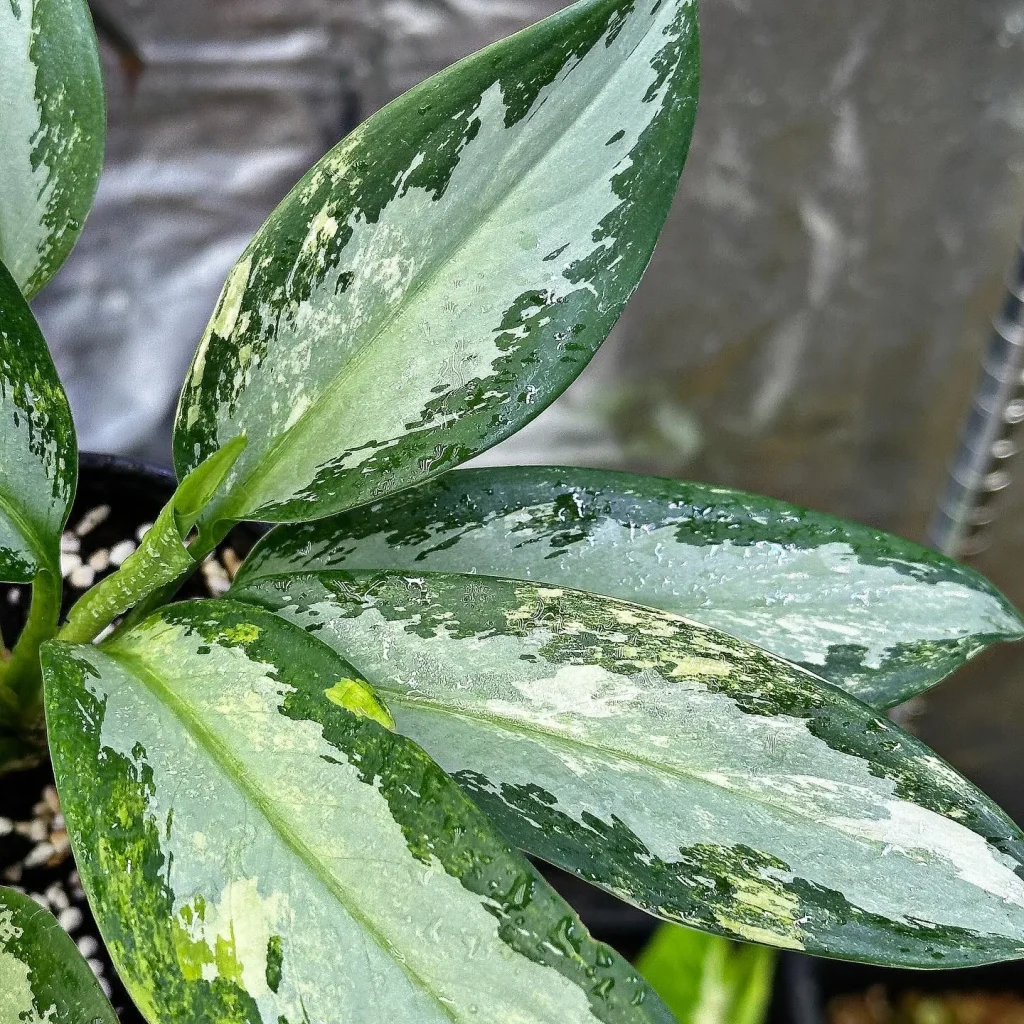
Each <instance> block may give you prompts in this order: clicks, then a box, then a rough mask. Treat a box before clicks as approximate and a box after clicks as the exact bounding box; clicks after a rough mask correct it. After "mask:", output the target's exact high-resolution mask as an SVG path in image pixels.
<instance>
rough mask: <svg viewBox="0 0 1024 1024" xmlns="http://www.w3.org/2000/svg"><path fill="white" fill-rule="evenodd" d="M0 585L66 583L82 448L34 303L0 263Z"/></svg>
mask: <svg viewBox="0 0 1024 1024" xmlns="http://www.w3.org/2000/svg"><path fill="white" fill-rule="evenodd" d="M0 466H2V467H3V470H2V472H0V580H4V581H5V582H9V583H30V582H32V580H33V579H34V578H35V576H36V574H37V573H38V572H40V571H41V570H43V569H46V570H49V571H51V572H53V573H55V574H56V579H58V580H59V579H60V534H61V530H62V529H63V528H64V522H65V521H66V519H67V517H68V512H69V511H70V508H71V501H72V499H73V498H74V494H75V482H76V480H77V474H78V448H77V444H76V442H75V428H74V424H73V423H72V421H71V409H70V408H69V406H68V400H67V397H66V396H65V394H64V389H63V387H61V383H60V379H59V378H58V377H57V370H56V369H55V367H54V365H53V360H52V359H51V358H50V353H49V350H48V349H47V347H46V342H45V341H44V340H43V336H42V334H41V333H40V331H39V327H38V325H37V324H36V321H35V318H34V317H33V316H32V311H31V310H30V309H29V307H28V303H27V302H26V301H25V300H24V299H23V298H22V297H21V293H20V291H19V290H18V287H17V285H16V284H15V282H14V280H13V279H12V277H11V275H10V274H8V273H7V272H6V270H4V267H3V265H2V264H0Z"/></svg>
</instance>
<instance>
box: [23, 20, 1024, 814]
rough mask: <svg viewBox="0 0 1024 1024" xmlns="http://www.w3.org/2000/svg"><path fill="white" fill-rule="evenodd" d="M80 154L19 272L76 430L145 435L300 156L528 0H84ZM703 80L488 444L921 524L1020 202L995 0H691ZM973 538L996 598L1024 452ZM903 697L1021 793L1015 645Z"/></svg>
mask: <svg viewBox="0 0 1024 1024" xmlns="http://www.w3.org/2000/svg"><path fill="white" fill-rule="evenodd" d="M97 2H98V4H99V6H101V8H102V11H103V12H104V13H105V14H106V15H107V16H108V17H109V18H110V19H112V20H113V21H115V22H116V23H118V24H119V25H120V26H121V27H122V28H123V29H124V30H125V32H126V33H127V34H128V35H129V36H130V37H131V38H132V39H133V40H134V42H135V43H136V45H137V47H138V50H139V51H140V53H141V55H142V57H143V59H144V63H145V67H144V70H143V73H142V75H141V77H140V78H139V79H138V80H137V82H135V83H134V84H133V83H132V81H131V78H130V76H129V75H128V74H127V73H126V71H125V68H124V67H123V66H122V65H121V63H120V62H119V60H118V58H117V55H116V54H115V52H114V50H113V49H112V48H111V47H110V46H109V45H107V46H105V48H104V62H105V68H106V79H107V87H108V93H109V104H110V128H109V142H108V158H107V167H106V171H105V174H104V177H103V179H102V182H101V184H100V190H99V196H98V199H97V203H96V207H95V210H94V212H93V214H92V216H91V219H90V220H89V222H88V224H87V227H86V230H85V233H84V235H83V237H82V240H81V242H80V243H79V245H78V247H77V249H76V250H75V252H74V253H73V255H72V257H71V259H70V260H69V261H68V263H67V264H66V266H65V268H64V269H63V271H62V272H61V273H60V274H59V275H58V277H57V279H56V280H55V281H54V282H53V283H52V284H51V285H50V286H49V287H48V288H47V289H46V290H45V291H44V293H43V294H42V295H41V296H40V297H39V299H38V300H37V301H36V303H35V309H36V312H37V314H38V316H39V319H40V321H41V323H42V325H43V329H44V331H45V332H46V334H47V337H48V338H49V340H50V343H51V346H52V347H53V349H54V351H55V356H56V360H57V364H58V368H59V370H60V372H61V375H62V377H63V379H64V380H65V381H66V382H67V385H68V389H69V393H70V396H71V401H72V405H73V407H74V411H75V416H76V420H77V423H78V427H79V432H80V437H81V441H82V446H83V448H85V449H91V450H98V451H110V452H122V453H130V454H136V455H141V456H144V457H146V458H148V459H151V460H153V461H157V462H167V461H168V453H169V433H170V422H171V417H172V415H173V409H174V403H175V400H176V397H177V391H178V388H179V386H180V383H181V380H182V377H183V375H184V372H185V369H186V367H187V365H188V362H189V359H190V357H191V354H192V350H193V349H194V347H195V344H196V342H197V340H198V338H199V335H200V334H201V332H202V329H203V326H204V325H205V322H206V320H207V318H208V317H209V315H210V313H211V311H212V309H213V305H214V302H215V300H216V297H217V294H218V292H219V289H220V285H221V283H222V281H223V279H224V277H225V276H226V274H227V271H228V269H229V268H230V266H231V265H232V263H233V262H234V260H235V259H236V257H237V256H238V254H239V253H240V252H241V250H242V248H243V246H244V244H245V242H246V241H247V239H248V238H249V236H250V235H251V234H252V233H253V231H254V230H255V229H256V228H257V227H258V226H259V224H260V223H261V222H262V220H263V219H264V217H265V216H266V215H267V213H269V211H270V210H271V209H272V208H273V206H274V205H275V204H276V202H277V201H278V200H279V199H280V198H281V197H282V196H283V195H284V194H285V193H286V192H287V190H288V189H289V187H290V186H291V185H292V184H293V183H294V182H295V181H296V180H297V179H298V178H299V177H300V175H301V174H302V173H303V172H304V171H305V170H306V169H307V168H308V166H309V165H310V164H311V163H312V162H313V161H314V160H316V159H317V157H319V156H320V155H321V154H322V153H323V152H324V151H325V150H326V149H328V148H330V146H332V145H333V144H334V143H335V142H337V141H338V139H339V138H341V136H342V135H343V134H344V133H345V132H346V131H348V130H350V129H351V128H352V127H354V126H355V125H356V124H357V123H358V122H359V121H360V120H362V119H363V118H364V117H366V116H368V115H369V114H370V113H372V112H373V111H374V110H376V109H377V108H378V107H380V106H381V105H382V104H383V103H385V102H387V101H388V100H389V99H391V98H392V97H393V96H395V95H397V94H398V93H399V92H401V91H403V90H404V89H406V88H408V87H409V86H410V85H412V84H414V83H415V82H417V81H418V80H420V79H421V78H423V77H425V76H426V75H428V74H430V73H432V72H434V71H436V70H439V69H440V68H442V67H444V66H445V65H447V64H449V63H451V62H452V61H454V60H456V59H457V58H459V57H461V56H464V55H465V54H467V53H469V52H471V51H472V50H474V49H477V48H479V47H480V46H482V45H484V44H486V43H488V42H490V41H492V40H494V39H496V38H498V37H499V36H501V35H505V34H507V33H509V32H512V31H514V30H515V29H517V28H520V27H522V26H524V25H526V24H527V23H529V22H531V21H534V20H537V19H538V18H541V17H543V16H545V15H546V14H549V13H551V12H552V11H553V10H555V9H557V8H559V7H561V6H565V5H564V4H561V3H557V2H554V0H546V2H545V0H176V2H174V3H168V2H166V0H164V2H158V0H97ZM702 32H703V43H704V66H703V87H702V98H701V107H700V113H699V116H698V124H697V131H696V135H695V137H694V141H693V148H692V150H691V156H690V161H689V165H688V168H687V171H686V174H685V176H684V179H683V185H682V188H681V190H680V194H679V197H678V201H677V202H676V205H675V208H674V210H673V213H672V216H671V219H670V221H669V225H668V227H667V229H666V232H665V235H664V237H663V240H662V242H661V245H660V248H659V250H658V253H657V254H656V256H655V259H654V263H653V265H652V267H651V270H650V272H649V274H648V277H647V279H646V281H645V283H644V285H643V286H642V287H641V289H640V291H639V292H638V293H637V295H636V296H635V298H634V300H633V301H632V303H631V305H630V307H629V309H628V310H627V312H626V314H625V316H624V318H623V320H622V322H621V323H620V325H619V327H618V329H617V330H616V333H615V334H614V335H613V337H612V339H611V340H610V341H609V342H608V344H607V345H606V346H605V348H604V349H603V350H602V352H601V354H600V355H599V357H598V358H597V359H595V361H594V363H593V364H592V365H591V367H590V368H589V369H588V370H587V372H586V373H585V374H584V375H583V377H581V379H580V380H579V381H578V383H577V384H576V385H575V386H574V387H573V388H572V389H571V390H570V391H569V392H568V393H567V394H566V395H565V396H564V397H563V398H562V399H561V400H560V401H559V402H557V403H556V404H555V405H554V406H552V408H551V409H549V410H548V411H547V412H546V413H545V414H544V415H543V416H541V417H540V418H539V419H538V420H537V421H535V423H534V424H533V425H532V426H531V427H530V428H528V429H527V430H526V431H525V432H524V433H523V434H521V435H519V436H518V437H517V438H515V439H513V440H512V441H510V442H508V443H506V444H505V445H502V446H500V447H499V448H497V449H495V450H494V451H493V452H492V453H489V455H488V456H487V458H488V459H489V460H490V461H516V462H554V463H570V464H572V463H575V464H581V465H597V466H613V467H617V468H623V469H633V470H642V471H648V472H658V473H662V474H665V475H673V476H683V477H688V478H695V479H704V480H711V481H715V482H718V483H723V484H728V485H732V486H737V487H743V488H745V489H748V490H754V491H760V492H764V493H768V494H771V495H774V496H777V497H781V498H785V499H788V500H791V501H796V502H799V503H801V504H805V505H810V506H813V507H816V508H820V509H824V510H827V511H832V512H837V513H840V514H843V515H846V516H850V517H852V518H855V519H858V520H861V521H864V522H867V523H870V524H873V525H877V526H880V527H884V528H886V529H889V530H893V531H895V532H898V533H901V534H903V535H905V536H908V537H913V538H915V539H920V538H922V537H923V535H924V531H925V528H926V525H927V522H928V519H929V517H930V515H931V512H932V509H933V507H934V503H935V500H936V497H937V495H938V493H939V491H940V489H941V486H942V482H943V478H944V474H945V467H946V464H947V462H948V459H949V457H950V454H951V452H952V449H953V446H954V443H955V439H956V435H957V431H958V428H959V424H960V421H961V418H962V416H963V413H964V411H965V410H966V408H967V405H968V403H969V400H970V395H971V392H972V390H973V387H974V383H975V381H976V378H977V374H978V367H979V360H980V356H981V353H982V351H983V349H984V345H985V339H986V337H987V333H988V320H989V318H990V317H991V316H992V315H993V313H995V312H996V309H997V307H998V305H999V303H1000V296H1001V291H1002V277H1003V274H1004V272H1005V271H1006V269H1007V267H1008V265H1009V262H1010V259H1011V256H1012V253H1013V249H1014V243H1015V238H1016V235H1017V233H1018V230H1019V226H1020V221H1021V218H1022V215H1024V2H1022V0H970V2H967V0H930V2H928V3H925V2H924V0H857V2H853V0H839V2H837V3H833V4H822V3H820V2H819V0H787V2H781V0H704V2H703V11H702ZM1016 470H1017V475H1018V477H1019V480H1018V482H1017V484H1016V485H1014V486H1012V487H1011V488H1009V490H1008V492H1007V493H1005V494H1004V495H1003V498H1002V515H1001V518H1000V519H999V521H998V523H997V525H996V527H995V529H994V532H993V534H992V545H991V547H990V548H989V550H988V552H987V553H986V554H984V555H982V556H981V557H980V558H979V559H977V561H976V563H975V564H977V566H978V568H980V569H981V570H982V571H984V572H986V573H988V574H989V575H990V576H991V577H992V578H993V579H995V580H996V582H997V583H999V585H1001V586H1002V587H1003V588H1004V589H1005V590H1006V591H1007V592H1008V593H1009V595H1010V596H1011V598H1013V599H1014V600H1015V601H1016V602H1017V604H1018V605H1022V604H1024V578H1022V574H1021V571H1020V569H1021V567H1022V566H1024V516H1022V514H1021V513H1022V511H1024V466H1017V467H1016ZM917 726H918V728H919V730H920V731H921V732H922V733H924V735H925V736H926V737H927V738H929V739H930V740H931V741H932V742H933V743H935V744H936V746H937V747H938V748H939V750H940V751H942V752H943V753H945V754H946V755H947V756H948V757H949V758H950V759H951V760H953V761H954V762H955V763H956V764H957V765H958V766H959V767H961V768H962V769H963V770H964V771H966V772H967V773H968V774H969V775H971V776H972V777H974V778H975V779H976V781H978V782H979V783H981V784H982V785H983V786H984V787H985V788H986V789H988V790H989V792H991V793H992V795H993V796H995V797H996V798H997V799H999V800H1001V801H1002V802H1003V803H1004V804H1005V805H1006V806H1007V807H1008V809H1010V810H1011V811H1013V812H1015V813H1016V815H1017V816H1018V818H1019V819H1021V820H1024V791H1020V790H1021V787H1019V786H1018V785H1017V779H1018V777H1019V767H1018V766H1019V762H1020V760H1021V754H1022V752H1024V743H1022V740H1021V736H1022V735H1024V645H1021V647H1020V649H1018V648H1010V649H1008V650H1004V651H998V652H994V653H991V654H990V655H988V656H985V657H983V658H982V659H980V660H979V661H978V662H976V663H974V665H972V666H970V667H969V668H968V669H967V670H966V671H965V672H963V673H961V674H960V675H959V676H958V677H957V678H956V679H955V680H954V681H951V682H949V683H946V684H944V685H943V686H942V687H940V688H939V690H938V691H936V693H935V695H934V696H933V697H930V698H929V699H928V701H927V703H926V705H925V707H924V710H923V712H922V714H921V716H920V718H919V720H918V723H917Z"/></svg>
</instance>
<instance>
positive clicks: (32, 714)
mask: <svg viewBox="0 0 1024 1024" xmlns="http://www.w3.org/2000/svg"><path fill="white" fill-rule="evenodd" d="M60 599H61V582H60V575H59V573H55V572H54V571H53V570H52V569H42V570H40V572H39V573H38V574H37V575H36V578H35V580H34V582H33V583H32V603H31V605H30V606H29V612H28V620H27V621H26V623H25V627H24V628H23V629H22V631H21V636H19V637H18V642H17V643H16V644H15V645H14V650H13V651H11V657H10V660H9V661H8V662H7V663H6V664H5V665H4V666H3V672H2V684H3V687H4V689H6V691H7V693H8V694H9V696H10V697H12V698H13V700H14V702H15V705H16V707H17V709H18V716H19V719H20V723H21V724H23V725H31V726H34V725H37V724H38V722H39V719H40V718H41V717H42V713H43V694H42V679H43V677H42V672H41V670H40V668H39V648H40V646H41V645H42V644H43V643H44V642H45V641H47V640H49V639H50V637H52V636H53V635H54V633H56V631H57V619H58V616H59V615H60Z"/></svg>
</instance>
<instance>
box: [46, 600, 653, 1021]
mask: <svg viewBox="0 0 1024 1024" xmlns="http://www.w3.org/2000/svg"><path fill="white" fill-rule="evenodd" d="M43 664H44V674H45V680H46V698H47V721H48V725H49V732H50V744H51V751H52V755H53V764H54V770H55V775H56V779H57V787H58V790H59V792H60V797H61V806H62V807H63V809H64V813H65V816H66V818H67V822H68V827H69V832H70V834H71V837H72V841H73V843H74V847H75V851H76V856H77V862H78V868H79V872H80V874H81V877H82V882H83V884H84V886H85V888H86V890H87V892H88V894H89V898H90V902H91V904H92V907H93V909H94V911H95V913H96V917H97V920H98V922H99V926H100V929H101V931H102V933H103V936H104V938H105V940H106V942H107V947H108V949H109V951H110V953H111V955H112V957H113V959H114V961H115V963H116V965H117V967H118V970H119V972H120V975H121V977H122V979H123V980H124V982H125V985H126V986H127V988H128V991H129V993H130V994H131V996H132V998H133V999H134V1000H135V1002H136V1003H137V1005H138V1006H139V1008H140V1009H141V1010H142V1012H143V1013H144V1014H145V1015H146V1016H147V1018H148V1019H149V1020H150V1021H151V1022H152V1024H209V1022H211V1021H217V1022H222V1024H284V1022H288V1024H304V1022H305V1024H330V1022H335V1021H353V1022H363V1021H366V1022H369V1021H395V1022H401V1024H459V1022H464V1024H596V1022H598V1021H602V1022H606V1024H670V1022H671V1015H670V1014H669V1013H668V1011H667V1010H666V1009H665V1007H664V1005H663V1004H662V1003H661V1001H660V1000H659V999H658V998H657V997H656V996H655V995H654V994H653V993H652V991H651V990H650V989H649V987H648V986H647V985H646V983H645V982H644V981H643V979H642V978H641V977H640V976H639V975H638V974H637V972H636V971H635V970H634V969H633V968H632V967H630V966H629V965H628V964H627V963H626V962H625V961H624V960H622V959H621V958H620V957H619V956H618V955H617V954H615V953H613V952H612V951H611V950H610V949H608V948H607V947H606V946H602V945H600V944H599V943H596V942H594V940H593V939H591V938H590V936H589V935H588V934H587V933H586V931H585V930H584V929H583V927H582V925H581V924H580V922H579V919H578V918H577V917H576V915H575V914H573V912H572V910H571V909H570V908H569V907H568V905H567V904H565V903H564V902H563V901H562V900H561V898H560V897H559V896H558V895H557V894H556V893H555V892H554V890H552V889H551V888H550V887H549V886H548V885H547V884H546V883H545V882H544V880H543V878H542V877H541V876H540V875H539V874H538V872H537V871H536V869H534V868H533V867H532V866H531V865H530V864H529V863H528V862H527V861H526V860H525V859H524V858H523V857H522V856H521V855H520V854H518V853H516V852H515V850H514V849H512V848H511V847H510V846H509V845H508V843H507V841H506V840H505V839H504V838H502V837H501V836H500V834H499V833H498V832H497V830H496V829H495V828H494V827H493V825H492V824H491V823H490V821H489V820H488V819H487V818H486V816H485V815H484V814H482V813H481V812H480V811H479V809H478V808H477V807H476V806H475V805H474V804H473V803H472V802H471V801H470V800H469V799H468V798H467V797H466V796H465V794H464V793H463V792H462V790H461V789H460V788H459V787H458V786H457V785H456V784H455V783H454V782H453V781H452V780H451V779H449V778H448V777H447V776H446V775H445V774H444V773H443V772H442V771H441V770H440V769H439V768H438V767H437V765H436V764H435V763H434V762H433V761H431V760H430V758H429V757H427V756H426V755H425V754H424V753H423V751H422V750H421V749H420V748H419V747H418V746H416V745H415V744H414V743H413V742H411V741H410V740H408V739H406V738H405V737H403V736H400V735H397V734H395V733H393V732H390V731H389V730H388V729H387V728H385V727H384V726H383V725H381V724H380V723H379V722H378V721H377V720H376V719H375V717H374V716H373V715H371V714H366V713H361V712H362V711H365V708H362V706H361V705H359V706H358V709H357V713H353V712H352V711H350V710H348V707H349V706H350V703H349V702H347V701H346V700H345V699H344V694H345V693H347V692H348V690H349V689H350V688H349V687H347V685H346V684H347V683H348V682H350V681H351V680H352V679H356V680H357V681H360V680H358V676H357V674H356V673H355V670H354V669H353V668H352V666H351V665H349V664H348V663H346V662H345V661H344V660H343V659H341V658H340V657H339V656H338V655H337V654H336V653H335V652H334V651H332V650H331V649H330V648H328V647H327V646H326V645H324V644H322V643H321V642H320V641H319V640H317V639H316V638H314V637H312V636H310V635H309V634H308V633H306V632H304V631H303V630H301V629H299V628H298V627H296V626H294V625H291V624H289V623H286V622H284V621H283V620H282V619H280V618H278V617H276V616H274V615H271V614H269V613H267V612H265V611H262V610H260V609H256V608H252V607H248V606H245V605H240V604H236V603H232V602H224V601H201V602H192V603H187V604H180V605H175V606H172V607H169V608H165V609H163V610H162V611H161V612H160V613H159V614H158V615H155V616H153V617H151V618H149V619H147V620H145V621H144V622H143V623H141V624H140V625H139V626H137V627H135V628H134V629H132V630H129V631H127V632H125V633H124V634H122V635H120V636H118V637H116V638H113V639H111V640H109V641H107V642H106V643H104V644H103V645H102V646H99V647H97V646H94V645H91V644H90V645H82V646H74V645H67V644H63V643H60V642H52V643H50V644H48V645H46V646H45V647H44V648H43ZM339 691H341V694H342V697H341V699H338V698H339Z"/></svg>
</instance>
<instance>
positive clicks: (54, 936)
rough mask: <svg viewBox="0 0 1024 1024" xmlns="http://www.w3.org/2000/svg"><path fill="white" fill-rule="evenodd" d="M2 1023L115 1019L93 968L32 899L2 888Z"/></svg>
mask: <svg viewBox="0 0 1024 1024" xmlns="http://www.w3.org/2000/svg"><path fill="white" fill-rule="evenodd" d="M0 1024H117V1017H116V1015H115V1014H114V1011H113V1009H112V1008H111V1005H110V1003H108V1002H107V1000H106V998H105V997H104V995H103V992H102V991H101V989H100V986H99V982H98V981H97V980H96V977H95V975H93V973H92V968H90V967H89V965H88V964H87V963H86V962H85V959H84V958H83V956H82V954H81V953H79V952H78V948H77V947H76V946H75V943H74V942H73V941H72V939H71V937H70V936H69V935H68V934H67V932H65V931H64V929H63V928H61V926H60V925H59V924H58V923H57V922H56V920H54V917H53V915H52V914H50V913H48V912H47V911H45V910H44V909H43V908H42V907H41V906H40V905H39V904H38V903H36V902H35V900H32V899H30V898H29V897H28V896H26V895H24V894H23V893H20V892H15V891H14V890H13V889H5V888H0Z"/></svg>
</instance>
